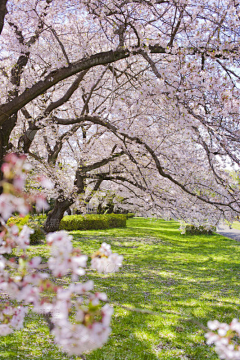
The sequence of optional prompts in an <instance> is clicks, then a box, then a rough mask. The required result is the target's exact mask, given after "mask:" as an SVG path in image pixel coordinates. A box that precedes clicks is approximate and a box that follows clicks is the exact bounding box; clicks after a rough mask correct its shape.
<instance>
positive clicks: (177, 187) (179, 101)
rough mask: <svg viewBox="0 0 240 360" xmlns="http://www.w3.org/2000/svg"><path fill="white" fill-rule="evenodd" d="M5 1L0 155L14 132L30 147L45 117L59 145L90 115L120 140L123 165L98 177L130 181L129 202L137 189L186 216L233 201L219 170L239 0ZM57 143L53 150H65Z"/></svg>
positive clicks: (234, 99)
mask: <svg viewBox="0 0 240 360" xmlns="http://www.w3.org/2000/svg"><path fill="white" fill-rule="evenodd" d="M5 5H6V8H7V13H6V11H5V10H4V9H5V8H4V7H3V10H2V12H1V14H3V18H4V16H5V18H4V26H3V29H2V33H1V46H2V48H1V49H2V50H1V54H2V57H1V72H2V84H1V93H2V94H1V95H2V96H1V99H2V105H0V110H1V111H0V124H1V126H2V129H1V151H2V156H1V157H3V155H4V153H5V152H7V151H9V150H10V149H11V147H13V146H16V145H15V139H14V138H15V137H16V138H18V139H19V141H18V144H19V151H23V152H29V151H30V152H32V151H31V149H33V148H34V141H35V143H36V142H37V139H38V132H39V131H40V133H41V131H43V129H45V131H46V133H47V134H48V132H49V133H50V131H49V130H48V129H49V128H50V127H52V128H53V127H56V129H58V130H57V133H56V141H55V145H56V146H57V147H58V145H59V142H58V140H57V139H59V136H61V135H63V133H64V132H65V131H66V132H68V131H71V130H70V129H74V125H75V126H82V128H84V127H86V126H87V127H88V126H90V124H92V126H93V125H95V126H99V127H101V128H104V129H105V131H106V134H107V135H105V136H106V137H105V138H106V139H107V140H106V141H107V142H108V141H110V143H111V141H112V140H110V139H113V138H114V139H116V142H117V144H118V145H119V143H120V142H121V145H120V148H121V149H122V150H121V151H124V153H125V155H124V156H125V157H126V158H128V160H127V166H126V169H125V172H124V170H123V169H122V170H121V171H122V172H121V173H119V174H108V175H106V178H105V180H104V181H106V180H108V181H111V182H112V183H115V184H117V185H118V186H119V187H121V189H123V188H125V190H126V191H127V192H128V193H129V194H130V193H131V194H132V196H133V194H134V192H135V194H136V196H135V198H136V200H135V204H136V205H137V204H138V205H139V206H141V204H143V203H144V201H145V202H146V200H147V204H149V205H148V207H149V209H150V210H151V211H155V213H157V214H160V215H161V216H174V217H177V218H184V219H190V220H191V221H193V222H194V221H200V222H202V221H204V220H206V219H208V220H209V221H211V222H212V223H214V222H215V223H216V222H217V221H218V220H219V218H220V217H221V216H224V217H227V218H228V219H229V220H232V219H233V218H234V216H236V214H238V213H239V192H238V191H237V187H236V184H235V182H234V180H233V179H232V178H230V177H229V176H228V174H227V173H226V171H224V168H226V166H227V165H228V166H234V164H236V166H238V165H239V146H238V144H239V115H238V109H239V75H238V66H239V64H238V62H239V46H238V43H239V34H238V29H239V5H238V3H236V2H235V1H230V0H229V1H228V0H222V1H220V2H219V1H213V2H211V3H209V2H207V1H203V2H201V3H200V4H198V3H196V2H195V1H177V2H176V1H165V0H164V1H162V0H154V1H145V0H133V1H123V2H122V1H107V0H104V1H86V2H85V1H84V0H82V1H75V0H69V1H60V0H59V1H54V0H39V1H35V0H31V1H28V2H26V1H24V2H23V1H14V0H8V1H7V2H5ZM0 10H1V9H0ZM64 127H65V129H67V130H63V128H64ZM93 128H94V126H93ZM75 129H76V127H75ZM72 131H74V130H72ZM40 133H39V134H40ZM39 136H40V135H39ZM63 136H64V135H63ZM35 137H36V139H35ZM46 139H47V137H46ZM50 142H51V141H50ZM55 145H54V143H52V144H50V148H51V151H52V152H53V154H52V155H53V157H54V156H55V155H57V154H60V152H61V151H63V150H60V152H58V150H57V151H53V150H54V148H55ZM51 146H53V147H51ZM31 147H32V148H31ZM50 148H49V150H50ZM101 148H102V147H101ZM120 148H118V149H119V150H120ZM99 153H101V149H99ZM33 155H34V154H33ZM107 158H109V153H108V156H107ZM54 161H56V159H55V160H54ZM98 161H100V160H99V158H98ZM88 164H91V165H92V164H93V163H92V162H89V163H88ZM88 164H87V165H88ZM96 173H97V172H95V173H94V174H93V173H92V172H91V176H94V180H95V182H96V183H97V181H98V180H99V181H100V176H97V174H96ZM75 174H76V173H75ZM88 175H90V174H89V173H88ZM136 185H137V186H136ZM143 194H145V199H144V195H143ZM62 202H63V201H62ZM133 202H134V199H133ZM58 205H59V206H60V204H58ZM60 212H62V210H61V211H60Z"/></svg>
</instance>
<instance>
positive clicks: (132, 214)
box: [126, 213, 135, 219]
mask: <svg viewBox="0 0 240 360" xmlns="http://www.w3.org/2000/svg"><path fill="white" fill-rule="evenodd" d="M126 215H127V219H131V218H133V217H134V216H135V214H134V213H128V214H126Z"/></svg>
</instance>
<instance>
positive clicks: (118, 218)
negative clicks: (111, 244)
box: [105, 214, 127, 228]
mask: <svg viewBox="0 0 240 360" xmlns="http://www.w3.org/2000/svg"><path fill="white" fill-rule="evenodd" d="M105 216H106V218H107V221H108V227H109V228H123V227H126V219H127V217H126V215H124V214H106V215H105Z"/></svg>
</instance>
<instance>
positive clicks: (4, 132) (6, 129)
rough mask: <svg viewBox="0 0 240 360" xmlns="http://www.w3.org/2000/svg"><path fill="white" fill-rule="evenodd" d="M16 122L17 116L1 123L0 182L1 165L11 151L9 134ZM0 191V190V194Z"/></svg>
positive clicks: (0, 177) (0, 174) (1, 175)
mask: <svg viewBox="0 0 240 360" xmlns="http://www.w3.org/2000/svg"><path fill="white" fill-rule="evenodd" d="M16 121H17V114H14V115H13V116H11V117H10V118H9V119H8V121H6V122H5V123H3V125H2V127H1V128H0V180H2V179H3V174H2V171H1V167H2V164H3V163H4V158H5V156H6V154H7V152H8V151H9V150H10V149H11V147H12V144H11V143H10V141H9V138H10V135H11V132H12V130H13V128H14V126H15V124H16ZM1 192H2V189H1V188H0V193H1Z"/></svg>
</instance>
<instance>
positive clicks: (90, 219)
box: [59, 214, 126, 231]
mask: <svg viewBox="0 0 240 360" xmlns="http://www.w3.org/2000/svg"><path fill="white" fill-rule="evenodd" d="M120 227H126V215H122V214H105V215H102V214H89V215H66V216H64V217H63V219H62V220H61V222H60V226H59V229H60V230H67V231H71V230H104V229H110V228H120Z"/></svg>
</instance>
